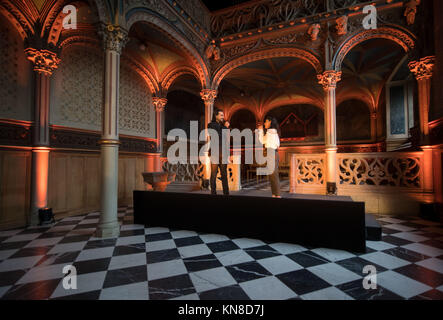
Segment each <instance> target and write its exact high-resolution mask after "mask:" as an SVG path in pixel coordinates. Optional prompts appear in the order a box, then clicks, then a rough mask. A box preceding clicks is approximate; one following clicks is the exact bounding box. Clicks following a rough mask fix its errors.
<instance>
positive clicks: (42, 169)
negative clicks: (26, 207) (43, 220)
mask: <svg viewBox="0 0 443 320" xmlns="http://www.w3.org/2000/svg"><path fill="white" fill-rule="evenodd" d="M49 151H50V150H49V148H45V147H39V148H35V149H33V150H32V152H33V155H34V161H35V169H36V170H35V176H34V178H35V187H36V190H35V205H36V206H37V207H38V208H46V206H47V205H48V174H49Z"/></svg>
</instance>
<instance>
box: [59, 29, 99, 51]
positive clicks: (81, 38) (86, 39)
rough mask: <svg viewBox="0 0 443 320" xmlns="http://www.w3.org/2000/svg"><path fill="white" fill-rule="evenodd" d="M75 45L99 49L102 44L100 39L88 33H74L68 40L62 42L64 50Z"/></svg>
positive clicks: (61, 45)
mask: <svg viewBox="0 0 443 320" xmlns="http://www.w3.org/2000/svg"><path fill="white" fill-rule="evenodd" d="M75 44H84V45H89V46H93V47H94V48H97V49H99V48H100V45H101V42H100V39H98V38H97V37H95V36H94V35H93V34H87V33H83V32H82V33H77V32H75V33H72V34H70V35H69V36H67V37H66V38H64V39H63V40H62V41H61V42H60V47H61V48H62V50H63V49H66V48H68V47H69V46H72V45H75Z"/></svg>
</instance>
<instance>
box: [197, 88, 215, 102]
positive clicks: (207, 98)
mask: <svg viewBox="0 0 443 320" xmlns="http://www.w3.org/2000/svg"><path fill="white" fill-rule="evenodd" d="M200 96H201V98H202V100H203V101H204V103H205V104H206V103H210V104H213V103H214V101H215V99H216V98H217V90H213V89H203V90H202V91H201V92H200Z"/></svg>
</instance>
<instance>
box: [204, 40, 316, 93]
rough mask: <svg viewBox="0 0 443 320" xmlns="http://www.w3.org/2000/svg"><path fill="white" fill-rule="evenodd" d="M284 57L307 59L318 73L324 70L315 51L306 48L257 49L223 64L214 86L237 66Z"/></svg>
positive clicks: (217, 73) (215, 75)
mask: <svg viewBox="0 0 443 320" xmlns="http://www.w3.org/2000/svg"><path fill="white" fill-rule="evenodd" d="M282 57H293V58H299V59H302V60H305V61H306V62H308V63H309V64H310V65H312V67H313V68H314V70H315V71H316V73H317V74H319V73H322V71H323V67H322V65H321V63H320V60H319V59H318V58H317V57H316V56H315V55H314V54H313V53H311V52H309V51H308V50H306V49H301V48H295V47H291V48H273V49H266V50H260V51H256V52H253V53H248V54H246V55H244V56H241V57H238V58H236V59H233V60H232V61H230V62H228V63H226V64H225V65H223V66H222V67H221V68H219V69H218V70H217V71H216V72H215V74H214V77H213V80H212V88H213V89H215V90H217V88H218V86H219V85H220V82H221V81H222V80H223V78H224V77H225V76H226V75H227V74H228V73H229V72H231V71H232V70H234V69H235V68H238V67H240V66H242V65H245V64H247V63H250V62H254V61H258V60H263V59H269V58H282Z"/></svg>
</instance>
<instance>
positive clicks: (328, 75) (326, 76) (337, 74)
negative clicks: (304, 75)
mask: <svg viewBox="0 0 443 320" xmlns="http://www.w3.org/2000/svg"><path fill="white" fill-rule="evenodd" d="M341 74H342V72H341V71H335V70H326V71H325V72H323V73H322V74H318V75H317V78H318V83H320V84H321V85H322V86H323V89H324V90H325V91H329V90H331V89H335V88H336V87H337V82H339V81H340V80H341Z"/></svg>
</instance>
